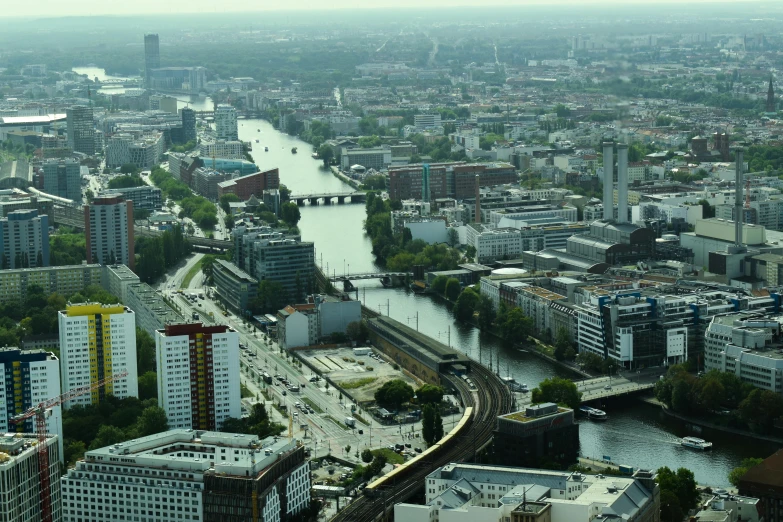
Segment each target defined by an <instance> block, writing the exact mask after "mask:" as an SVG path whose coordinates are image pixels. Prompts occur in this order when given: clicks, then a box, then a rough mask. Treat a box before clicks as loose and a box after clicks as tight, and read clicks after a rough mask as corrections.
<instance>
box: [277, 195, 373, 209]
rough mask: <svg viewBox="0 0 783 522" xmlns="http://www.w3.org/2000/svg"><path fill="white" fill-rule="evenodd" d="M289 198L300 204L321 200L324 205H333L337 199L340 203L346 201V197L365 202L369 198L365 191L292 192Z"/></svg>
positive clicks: (316, 202) (314, 203)
mask: <svg viewBox="0 0 783 522" xmlns="http://www.w3.org/2000/svg"><path fill="white" fill-rule="evenodd" d="M289 199H290V200H291V201H293V202H295V203H296V204H297V205H299V206H302V205H304V204H305V202H309V203H310V204H311V205H318V204H320V202H321V201H323V204H324V205H331V204H332V201H333V200H335V199H336V200H337V203H338V204H342V203H345V200H346V199H350V200H351V203H364V201H365V200H366V199H367V194H365V193H364V192H334V193H317V194H291V195H290V196H289Z"/></svg>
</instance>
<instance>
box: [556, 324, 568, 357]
mask: <svg viewBox="0 0 783 522" xmlns="http://www.w3.org/2000/svg"><path fill="white" fill-rule="evenodd" d="M569 348H571V339H570V338H569V336H568V330H566V329H565V328H564V327H562V326H561V327H560V328H559V329H558V330H557V336H556V337H555V359H557V360H558V361H563V360H565V359H566V352H567V351H568V349H569Z"/></svg>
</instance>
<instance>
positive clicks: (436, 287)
mask: <svg viewBox="0 0 783 522" xmlns="http://www.w3.org/2000/svg"><path fill="white" fill-rule="evenodd" d="M448 282H449V278H448V276H445V275H439V276H437V277H435V279H433V280H432V283H431V284H430V288H432V290H433V292H437V293H439V294H441V295H443V293H444V292H446V283H448Z"/></svg>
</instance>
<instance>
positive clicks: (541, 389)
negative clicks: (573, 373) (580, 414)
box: [532, 377, 582, 410]
mask: <svg viewBox="0 0 783 522" xmlns="http://www.w3.org/2000/svg"><path fill="white" fill-rule="evenodd" d="M581 398H582V392H580V391H577V389H576V384H574V383H573V382H572V381H570V380H568V379H563V378H561V377H550V378H548V379H544V380H543V381H541V383H539V385H538V387H536V388H533V394H532V400H533V403H534V404H538V403H542V402H554V403H555V404H563V405H565V406H567V407H569V408H571V409H573V410H575V409H577V408H578V407H579V404H580V402H581Z"/></svg>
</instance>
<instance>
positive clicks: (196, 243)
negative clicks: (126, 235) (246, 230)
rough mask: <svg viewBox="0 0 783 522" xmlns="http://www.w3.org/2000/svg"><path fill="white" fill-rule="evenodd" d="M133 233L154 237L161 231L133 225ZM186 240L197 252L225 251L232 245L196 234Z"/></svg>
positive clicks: (231, 243) (229, 242) (228, 242)
mask: <svg viewBox="0 0 783 522" xmlns="http://www.w3.org/2000/svg"><path fill="white" fill-rule="evenodd" d="M133 233H134V235H135V236H136V237H139V236H148V237H150V236H152V237H154V236H159V235H161V234H162V233H163V231H162V230H156V229H151V228H147V227H142V226H135V227H133ZM188 242H190V244H191V245H193V247H194V250H198V251H199V252H225V251H226V250H228V249H229V248H231V247H232V246H233V245H234V243H233V242H231V241H226V240H223V239H209V238H208V237H197V236H188ZM207 249H208V250H207Z"/></svg>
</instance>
